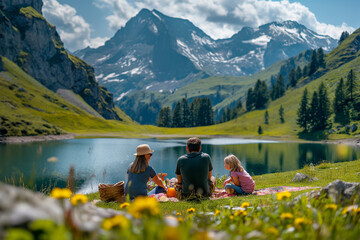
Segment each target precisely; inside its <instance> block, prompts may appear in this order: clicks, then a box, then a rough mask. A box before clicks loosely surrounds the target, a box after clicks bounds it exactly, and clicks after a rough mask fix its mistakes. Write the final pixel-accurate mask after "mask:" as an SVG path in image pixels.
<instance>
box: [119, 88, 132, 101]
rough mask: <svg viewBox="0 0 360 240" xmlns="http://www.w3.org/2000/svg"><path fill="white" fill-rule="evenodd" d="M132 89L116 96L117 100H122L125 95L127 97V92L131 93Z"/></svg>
mask: <svg viewBox="0 0 360 240" xmlns="http://www.w3.org/2000/svg"><path fill="white" fill-rule="evenodd" d="M131 92H132V89H130V90H129V91H127V92H124V93H121V94H120V96H119V97H117V98H116V101H120V100H121V99H122V98H123V97H125V96H126V95H127V94H129V93H131Z"/></svg>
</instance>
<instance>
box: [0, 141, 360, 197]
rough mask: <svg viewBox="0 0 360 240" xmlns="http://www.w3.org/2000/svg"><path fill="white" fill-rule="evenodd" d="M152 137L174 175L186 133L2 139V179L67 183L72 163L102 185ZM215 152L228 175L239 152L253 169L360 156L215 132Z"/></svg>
mask: <svg viewBox="0 0 360 240" xmlns="http://www.w3.org/2000/svg"><path fill="white" fill-rule="evenodd" d="M143 143H147V144H149V145H150V147H151V148H152V149H154V150H155V152H154V154H153V156H152V158H151V160H150V165H151V166H152V167H154V169H155V171H156V172H158V173H159V172H166V173H168V177H170V178H171V177H175V167H176V161H177V158H178V157H179V156H181V155H183V154H186V139H173V140H155V139H114V138H94V139H70V140H61V141H49V142H36V143H24V144H0V163H1V169H0V180H1V181H3V182H7V183H13V182H15V183H19V182H20V183H25V185H27V186H29V187H30V188H33V189H36V190H44V189H46V188H48V187H49V186H50V187H53V186H59V187H65V186H66V181H67V177H68V174H69V169H70V166H71V165H73V166H74V168H75V180H76V186H77V189H78V191H79V192H82V193H89V192H94V191H97V185H98V184H99V183H116V182H118V181H121V180H126V170H127V167H128V166H129V164H130V163H131V162H132V161H133V160H134V158H135V157H134V155H133V154H134V153H135V152H136V147H137V146H138V145H140V144H143ZM202 151H203V152H206V153H208V154H210V156H211V157H212V164H213V167H214V170H213V175H215V176H216V175H219V176H222V175H225V174H228V171H226V170H225V168H224V161H223V159H224V157H226V156H227V155H228V154H234V155H236V156H237V157H238V158H239V159H240V160H241V162H242V165H243V166H244V167H245V169H246V170H247V171H248V172H249V173H250V174H251V175H260V174H264V173H274V172H283V171H290V170H296V169H299V168H302V167H304V166H305V165H309V164H311V163H312V164H314V165H315V164H319V163H321V162H323V161H326V162H331V163H333V162H343V161H352V160H355V159H359V156H360V149H359V148H358V147H355V146H348V145H336V144H319V143H293V142H277V141H267V140H253V139H236V138H214V139H203V140H202Z"/></svg>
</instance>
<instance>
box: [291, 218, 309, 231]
mask: <svg viewBox="0 0 360 240" xmlns="http://www.w3.org/2000/svg"><path fill="white" fill-rule="evenodd" d="M308 223H309V221H308V220H307V219H306V218H303V217H298V218H295V220H294V226H295V228H296V229H301V228H302V226H303V225H306V224H308Z"/></svg>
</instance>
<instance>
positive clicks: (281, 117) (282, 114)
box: [279, 105, 285, 123]
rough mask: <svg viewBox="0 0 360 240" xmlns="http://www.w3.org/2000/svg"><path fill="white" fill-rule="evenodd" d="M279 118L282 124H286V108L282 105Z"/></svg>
mask: <svg viewBox="0 0 360 240" xmlns="http://www.w3.org/2000/svg"><path fill="white" fill-rule="evenodd" d="M279 116H280V122H281V123H284V122H285V118H284V108H283V106H282V105H280V108H279Z"/></svg>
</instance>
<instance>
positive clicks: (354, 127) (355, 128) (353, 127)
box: [350, 124, 358, 133]
mask: <svg viewBox="0 0 360 240" xmlns="http://www.w3.org/2000/svg"><path fill="white" fill-rule="evenodd" d="M357 129H358V127H357V125H356V124H353V125H351V129H350V131H351V132H352V133H353V132H355V131H356V130H357Z"/></svg>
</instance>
